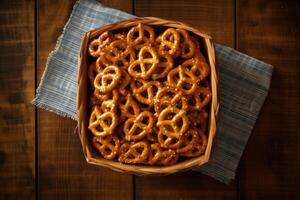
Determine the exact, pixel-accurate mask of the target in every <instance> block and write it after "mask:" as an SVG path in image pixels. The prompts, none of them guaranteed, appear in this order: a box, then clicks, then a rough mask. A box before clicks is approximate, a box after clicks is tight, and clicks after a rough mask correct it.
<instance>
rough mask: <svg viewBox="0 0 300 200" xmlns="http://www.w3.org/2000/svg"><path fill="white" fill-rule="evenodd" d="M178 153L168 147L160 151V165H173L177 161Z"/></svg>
mask: <svg viewBox="0 0 300 200" xmlns="http://www.w3.org/2000/svg"><path fill="white" fill-rule="evenodd" d="M178 158H179V155H178V154H177V153H176V152H175V151H174V150H172V149H168V150H165V151H163V152H162V158H161V159H160V162H159V163H160V164H162V165H174V164H175V163H176V162H177V161H178Z"/></svg>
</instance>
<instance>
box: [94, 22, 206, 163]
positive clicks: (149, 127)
mask: <svg viewBox="0 0 300 200" xmlns="http://www.w3.org/2000/svg"><path fill="white" fill-rule="evenodd" d="M200 48H202V47H201V45H200V43H199V41H198V39H197V37H196V36H195V35H192V34H191V33H189V32H188V31H186V30H183V29H176V28H164V29H162V28H161V27H159V28H157V29H155V27H151V26H148V25H145V24H141V23H140V24H138V25H136V26H134V27H131V28H128V29H124V30H120V31H108V32H104V33H102V34H101V35H99V36H97V37H96V38H93V39H92V40H91V41H90V43H89V45H88V52H89V66H88V78H89V80H90V83H91V95H90V119H89V127H88V129H89V130H90V132H91V140H92V143H93V146H94V147H95V148H96V150H97V152H99V153H100V154H101V155H102V157H103V158H105V159H108V160H118V161H119V162H122V163H126V164H144V165H173V164H175V163H177V162H178V161H181V160H184V159H186V158H187V157H197V156H201V155H203V154H204V153H205V150H206V147H207V134H208V129H207V124H208V116H209V115H208V113H209V109H210V102H211V89H210V83H209V73H210V67H209V65H208V64H207V62H206V60H205V57H204V56H203V54H202V53H201V51H200Z"/></svg>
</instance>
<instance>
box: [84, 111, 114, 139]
mask: <svg viewBox="0 0 300 200" xmlns="http://www.w3.org/2000/svg"><path fill="white" fill-rule="evenodd" d="M116 126H117V116H116V114H115V113H114V112H111V111H109V112H105V113H103V112H102V111H101V108H100V107H99V106H95V107H94V110H93V111H92V114H91V117H90V121H89V127H88V128H89V129H90V131H91V132H92V133H93V134H94V135H95V136H100V137H104V136H107V135H110V134H112V133H113V130H114V129H115V127H116Z"/></svg>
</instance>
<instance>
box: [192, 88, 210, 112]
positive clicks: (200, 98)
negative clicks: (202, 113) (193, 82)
mask: <svg viewBox="0 0 300 200" xmlns="http://www.w3.org/2000/svg"><path fill="white" fill-rule="evenodd" d="M210 101H211V91H210V88H209V86H207V87H205V86H200V87H198V88H197V90H196V92H195V93H194V94H192V95H189V96H188V102H189V107H190V109H193V110H202V109H203V108H204V107H205V106H206V105H207V104H208V103H209V102H210Z"/></svg>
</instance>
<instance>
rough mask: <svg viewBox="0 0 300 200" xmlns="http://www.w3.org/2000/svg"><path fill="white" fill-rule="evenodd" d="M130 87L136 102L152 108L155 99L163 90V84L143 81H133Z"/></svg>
mask: <svg viewBox="0 0 300 200" xmlns="http://www.w3.org/2000/svg"><path fill="white" fill-rule="evenodd" d="M130 86H131V90H132V92H133V95H134V97H135V98H136V100H138V101H139V102H140V103H143V104H146V105H149V106H150V107H151V106H153V105H154V97H155V95H156V94H157V92H158V91H159V90H160V88H161V84H160V83H159V82H157V81H145V80H142V79H136V80H134V81H132V82H131V85H130Z"/></svg>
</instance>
